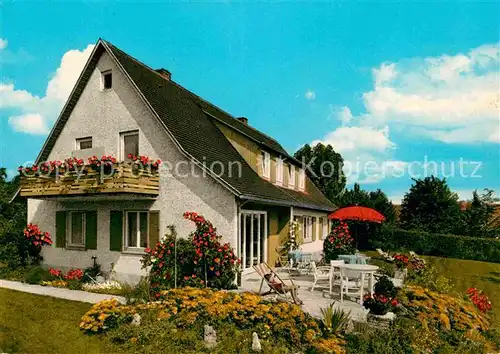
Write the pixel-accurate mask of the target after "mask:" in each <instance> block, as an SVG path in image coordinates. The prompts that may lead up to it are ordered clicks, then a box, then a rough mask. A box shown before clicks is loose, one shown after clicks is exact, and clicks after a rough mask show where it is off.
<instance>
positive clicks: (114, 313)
mask: <svg viewBox="0 0 500 354" xmlns="http://www.w3.org/2000/svg"><path fill="white" fill-rule="evenodd" d="M134 313H135V310H134V309H133V307H131V306H124V305H121V304H120V302H119V301H118V300H117V299H110V300H104V301H101V302H98V303H97V304H94V305H93V306H92V307H91V308H90V310H89V311H87V313H85V315H83V317H82V319H81V322H80V329H81V330H84V331H85V332H87V333H99V332H103V331H106V330H108V329H110V328H114V327H116V326H118V325H119V324H120V323H126V322H130V321H131V320H132V315H133V314H134Z"/></svg>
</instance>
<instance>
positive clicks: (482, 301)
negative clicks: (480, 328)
mask: <svg viewBox="0 0 500 354" xmlns="http://www.w3.org/2000/svg"><path fill="white" fill-rule="evenodd" d="M467 295H468V296H469V298H470V300H471V301H472V303H473V304H474V305H475V306H476V307H477V308H478V310H479V311H481V312H487V311H489V310H491V301H490V300H489V299H488V296H487V295H486V294H485V293H484V292H483V291H481V290H478V289H476V288H469V289H467Z"/></svg>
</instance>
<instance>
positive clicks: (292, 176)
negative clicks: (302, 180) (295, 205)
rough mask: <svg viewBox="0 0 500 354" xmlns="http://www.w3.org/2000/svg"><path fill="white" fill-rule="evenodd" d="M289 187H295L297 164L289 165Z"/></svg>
mask: <svg viewBox="0 0 500 354" xmlns="http://www.w3.org/2000/svg"><path fill="white" fill-rule="evenodd" d="M288 187H289V188H291V189H295V166H294V165H292V164H290V165H288Z"/></svg>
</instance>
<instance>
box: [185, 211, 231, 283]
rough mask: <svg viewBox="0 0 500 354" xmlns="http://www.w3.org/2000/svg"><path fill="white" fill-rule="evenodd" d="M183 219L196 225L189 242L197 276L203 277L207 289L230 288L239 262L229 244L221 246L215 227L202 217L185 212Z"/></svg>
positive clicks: (220, 237)
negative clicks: (192, 247)
mask: <svg viewBox="0 0 500 354" xmlns="http://www.w3.org/2000/svg"><path fill="white" fill-rule="evenodd" d="M184 218H185V219H187V220H191V221H192V222H194V223H195V225H196V230H195V231H194V232H193V233H192V234H191V240H192V243H193V245H194V247H195V250H194V252H195V256H194V259H193V262H194V264H195V265H196V266H197V267H196V271H197V274H198V276H203V277H204V279H205V282H206V285H207V286H208V287H212V288H223V289H228V288H232V287H233V282H234V280H235V279H236V272H237V267H238V265H239V263H240V260H239V259H238V258H237V257H236V255H235V254H234V252H233V249H232V248H231V246H230V244H229V243H224V244H221V242H220V241H221V239H222V236H220V235H217V232H216V229H215V227H214V226H213V225H212V223H211V222H210V221H208V220H206V219H205V218H204V217H203V216H202V215H198V214H197V213H195V212H186V213H184Z"/></svg>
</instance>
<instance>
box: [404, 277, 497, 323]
mask: <svg viewBox="0 0 500 354" xmlns="http://www.w3.org/2000/svg"><path fill="white" fill-rule="evenodd" d="M403 299H404V301H403V304H404V305H405V306H406V307H407V308H408V309H410V311H413V312H414V313H416V314H417V318H418V320H419V321H420V323H421V324H422V326H423V327H424V328H429V326H431V327H434V328H437V329H444V330H457V331H462V332H465V331H485V330H487V329H488V326H489V322H488V319H487V317H486V316H485V315H484V314H482V313H480V312H479V311H478V310H477V309H476V307H475V306H474V305H473V304H472V303H470V302H469V301H467V300H464V299H460V298H457V297H453V296H451V295H448V294H441V293H437V292H435V291H431V290H429V289H426V288H422V287H420V286H408V287H405V288H404V289H403Z"/></svg>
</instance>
